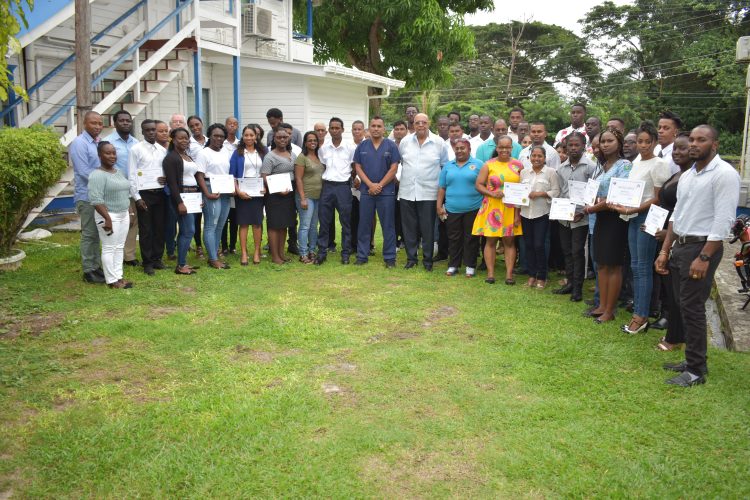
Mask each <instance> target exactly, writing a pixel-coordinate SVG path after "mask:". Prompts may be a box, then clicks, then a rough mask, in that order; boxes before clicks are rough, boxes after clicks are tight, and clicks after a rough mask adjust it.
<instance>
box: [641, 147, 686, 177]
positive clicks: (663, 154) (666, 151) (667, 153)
mask: <svg viewBox="0 0 750 500" xmlns="http://www.w3.org/2000/svg"><path fill="white" fill-rule="evenodd" d="M673 149H674V142H673V143H672V144H670V145H669V146H664V147H663V148H662V147H661V144H657V145H656V147H655V148H654V155H656V156H658V157H659V158H664V159H665V160H667V162H668V163H669V171H670V172H671V174H672V175H674V174H676V173H677V172H679V171H680V166H679V165H678V164H676V163H675V162H674V160H673V159H672V150H673ZM640 156H641V155H638V157H640Z"/></svg>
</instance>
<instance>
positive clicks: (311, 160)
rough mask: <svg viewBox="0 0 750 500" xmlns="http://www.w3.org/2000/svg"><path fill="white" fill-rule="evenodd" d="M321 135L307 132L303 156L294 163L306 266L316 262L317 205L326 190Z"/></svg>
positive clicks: (299, 240) (299, 234) (299, 236)
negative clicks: (322, 191)
mask: <svg viewBox="0 0 750 500" xmlns="http://www.w3.org/2000/svg"><path fill="white" fill-rule="evenodd" d="M320 146H321V145H320V144H318V135H317V134H316V133H315V132H312V131H310V132H305V135H304V137H303V138H302V154H300V155H299V156H298V157H297V159H296V160H295V162H294V179H295V184H296V188H297V196H296V200H295V201H296V203H297V211H298V212H299V229H298V231H297V246H298V248H299V255H300V257H299V260H300V262H303V263H305V264H312V263H313V262H314V261H315V251H314V250H315V245H316V243H317V241H318V202H319V201H320V192H321V190H322V189H323V170H325V165H323V164H322V163H321V162H320V159H319V158H318V151H319V150H320Z"/></svg>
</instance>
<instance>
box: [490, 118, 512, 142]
mask: <svg viewBox="0 0 750 500" xmlns="http://www.w3.org/2000/svg"><path fill="white" fill-rule="evenodd" d="M492 135H494V136H495V142H497V140H498V139H500V138H501V137H502V136H504V135H508V124H507V123H506V122H505V120H503V119H502V118H500V119H499V120H496V121H495V126H494V127H493V128H492Z"/></svg>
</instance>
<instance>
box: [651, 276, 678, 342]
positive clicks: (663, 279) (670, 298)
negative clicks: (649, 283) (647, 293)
mask: <svg viewBox="0 0 750 500" xmlns="http://www.w3.org/2000/svg"><path fill="white" fill-rule="evenodd" d="M658 276H659V282H660V283H662V284H663V285H664V292H663V294H662V297H661V301H662V302H661V303H662V310H663V311H664V312H666V313H667V314H666V315H665V314H664V313H662V316H665V317H666V318H667V334H666V335H665V336H664V340H665V341H666V342H669V343H670V344H681V343H683V342H685V327H684V326H683V324H682V314H680V308H679V305H678V303H677V299H676V298H675V295H674V283H672V281H673V279H672V274H671V273H670V274H667V275H664V276H662V275H661V274H659V275H658ZM654 285H656V282H654Z"/></svg>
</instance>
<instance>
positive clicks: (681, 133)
mask: <svg viewBox="0 0 750 500" xmlns="http://www.w3.org/2000/svg"><path fill="white" fill-rule="evenodd" d="M680 137H684V138H685V139H689V138H690V132H688V131H686V130H681V131H679V132H677V136H676V137H675V139H679V138H680Z"/></svg>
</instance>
